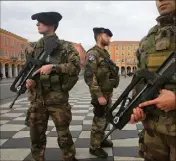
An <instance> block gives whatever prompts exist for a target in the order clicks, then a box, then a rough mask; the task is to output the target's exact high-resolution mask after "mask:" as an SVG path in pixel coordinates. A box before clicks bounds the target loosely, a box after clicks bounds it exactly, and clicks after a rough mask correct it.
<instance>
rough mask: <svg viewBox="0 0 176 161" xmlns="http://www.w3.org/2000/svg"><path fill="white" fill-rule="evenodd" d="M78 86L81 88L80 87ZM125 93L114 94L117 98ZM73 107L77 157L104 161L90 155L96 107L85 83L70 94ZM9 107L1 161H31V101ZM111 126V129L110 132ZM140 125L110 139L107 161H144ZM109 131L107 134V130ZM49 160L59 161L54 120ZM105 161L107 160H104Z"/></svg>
mask: <svg viewBox="0 0 176 161" xmlns="http://www.w3.org/2000/svg"><path fill="white" fill-rule="evenodd" d="M78 86H79V88H78ZM121 92H122V91H119V89H118V90H116V91H115V92H114V96H113V101H115V97H117V95H119V94H120V93H121ZM69 102H70V104H71V105H72V115H73V118H72V122H71V125H70V131H71V134H72V137H73V140H74V142H75V146H76V151H77V154H76V157H77V158H78V159H80V160H81V161H101V159H97V158H96V157H94V156H92V155H91V154H89V140H90V139H89V138H90V129H91V124H92V118H93V111H92V110H93V107H92V105H91V104H90V94H89V91H88V89H87V87H86V85H84V83H83V81H82V80H81V81H79V82H78V84H77V87H75V88H74V89H73V90H72V91H71V94H70V100H69ZM9 104H10V103H7V104H4V105H1V108H0V124H1V125H0V160H1V161H31V160H32V159H31V154H30V138H29V129H28V127H26V126H25V125H24V120H25V116H26V110H27V108H28V105H29V102H28V101H27V99H26V98H24V99H21V100H18V101H17V102H16V103H15V105H14V108H13V109H12V110H11V109H9V108H8V107H9ZM110 128H112V126H108V128H107V130H110ZM141 129H142V125H141V123H138V124H133V125H132V124H127V125H126V126H125V127H124V129H123V130H121V131H119V130H116V131H115V132H114V133H113V134H112V135H111V136H110V137H109V138H110V139H111V140H112V141H113V143H114V147H113V148H105V150H106V152H108V154H109V157H108V159H106V161H139V160H140V161H142V159H140V158H138V154H137V150H138V132H139V131H140V130H141ZM106 132H108V131H106ZM46 134H47V148H46V151H45V156H46V161H56V160H57V161H60V160H59V159H60V149H59V147H58V145H57V133H56V129H55V127H54V124H53V122H52V120H51V119H50V120H49V121H48V129H47V132H46ZM103 161H105V159H103Z"/></svg>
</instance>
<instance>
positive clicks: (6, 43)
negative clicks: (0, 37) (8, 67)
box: [4, 37, 8, 46]
mask: <svg viewBox="0 0 176 161" xmlns="http://www.w3.org/2000/svg"><path fill="white" fill-rule="evenodd" d="M4 45H5V46H7V45H8V39H7V38H6V37H4Z"/></svg>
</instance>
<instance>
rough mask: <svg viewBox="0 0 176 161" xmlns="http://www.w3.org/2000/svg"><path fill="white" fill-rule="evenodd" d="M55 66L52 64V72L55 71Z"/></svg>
mask: <svg viewBox="0 0 176 161" xmlns="http://www.w3.org/2000/svg"><path fill="white" fill-rule="evenodd" d="M56 67H57V65H56V64H52V71H53V72H56Z"/></svg>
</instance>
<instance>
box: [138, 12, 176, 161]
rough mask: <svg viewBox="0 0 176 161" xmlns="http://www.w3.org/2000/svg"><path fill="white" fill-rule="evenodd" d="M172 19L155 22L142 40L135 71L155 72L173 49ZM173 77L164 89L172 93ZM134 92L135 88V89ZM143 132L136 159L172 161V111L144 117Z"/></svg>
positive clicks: (175, 118)
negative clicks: (137, 69)
mask: <svg viewBox="0 0 176 161" xmlns="http://www.w3.org/2000/svg"><path fill="white" fill-rule="evenodd" d="M174 21H176V15H175V14H173V13H171V14H168V15H165V16H160V17H158V18H157V22H158V24H157V25H156V26H154V27H153V28H152V29H151V30H150V31H149V33H148V35H147V36H146V37H144V38H143V39H142V40H141V42H140V46H139V49H138V51H137V53H136V54H137V58H138V61H139V64H138V67H139V69H144V68H147V69H148V70H149V71H152V72H153V71H156V69H157V68H158V67H159V66H160V65H161V64H162V62H163V61H164V60H165V59H166V58H167V57H168V56H169V55H170V53H171V52H172V51H175V49H176V26H175V25H174V24H176V22H174ZM175 74H176V73H175ZM175 74H174V76H173V78H172V80H171V81H170V82H168V84H167V85H165V87H164V88H165V89H168V90H171V91H176V77H175ZM136 89H137V88H136ZM143 125H144V130H143V131H142V132H141V133H140V134H139V136H140V139H139V143H140V144H139V148H140V149H139V150H140V155H141V156H143V157H144V158H145V160H146V161H176V110H173V111H170V112H164V111H161V110H160V109H159V108H155V110H154V111H153V112H152V113H150V114H148V115H147V117H146V119H145V120H144V121H143Z"/></svg>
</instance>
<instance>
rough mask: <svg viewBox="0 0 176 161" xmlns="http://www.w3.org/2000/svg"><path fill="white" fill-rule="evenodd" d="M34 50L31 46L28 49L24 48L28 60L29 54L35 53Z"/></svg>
mask: <svg viewBox="0 0 176 161" xmlns="http://www.w3.org/2000/svg"><path fill="white" fill-rule="evenodd" d="M33 51H34V49H33V48H32V47H31V46H28V47H26V49H25V50H24V55H25V58H26V60H27V58H28V56H32V55H33Z"/></svg>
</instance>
